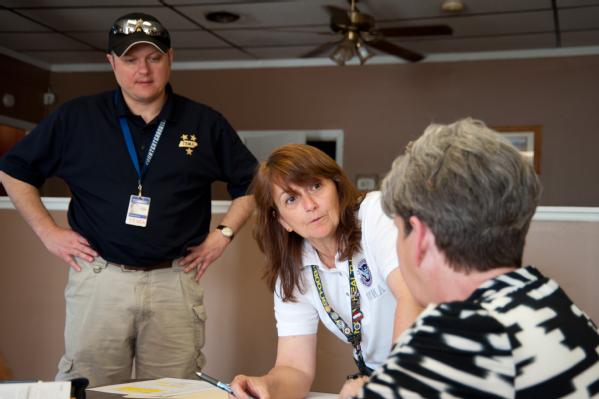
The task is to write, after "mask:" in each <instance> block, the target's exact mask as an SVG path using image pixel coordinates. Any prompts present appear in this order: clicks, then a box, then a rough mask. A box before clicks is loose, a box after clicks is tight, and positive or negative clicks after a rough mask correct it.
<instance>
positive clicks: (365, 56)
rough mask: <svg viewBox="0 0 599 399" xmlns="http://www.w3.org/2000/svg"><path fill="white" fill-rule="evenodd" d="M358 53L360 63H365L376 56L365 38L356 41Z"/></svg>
mask: <svg viewBox="0 0 599 399" xmlns="http://www.w3.org/2000/svg"><path fill="white" fill-rule="evenodd" d="M356 54H357V55H358V58H359V59H360V65H364V64H365V63H366V61H368V60H369V59H371V58H372V57H374V53H373V52H372V51H370V49H369V48H368V46H366V43H364V40H362V39H360V38H358V40H357V41H356Z"/></svg>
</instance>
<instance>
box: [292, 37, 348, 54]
mask: <svg viewBox="0 0 599 399" xmlns="http://www.w3.org/2000/svg"><path fill="white" fill-rule="evenodd" d="M339 42H340V40H333V41H330V42H326V43H324V44H321V45H320V46H318V47H316V48H315V49H314V50H310V51H308V52H307V53H306V54H303V55H301V56H300V58H310V57H315V56H317V55H319V54H322V53H324V52H325V51H327V50H329V49H331V48H333V47H335V45H337V44H338V43H339Z"/></svg>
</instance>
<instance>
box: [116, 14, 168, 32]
mask: <svg viewBox="0 0 599 399" xmlns="http://www.w3.org/2000/svg"><path fill="white" fill-rule="evenodd" d="M137 32H143V33H145V34H146V35H148V36H168V31H167V30H166V29H165V28H164V26H162V25H161V24H160V23H159V22H157V21H146V20H143V19H141V18H139V19H127V18H125V19H119V20H118V21H116V22H115V23H114V25H112V32H111V33H112V34H113V35H118V34H121V35H131V34H133V33H137Z"/></svg>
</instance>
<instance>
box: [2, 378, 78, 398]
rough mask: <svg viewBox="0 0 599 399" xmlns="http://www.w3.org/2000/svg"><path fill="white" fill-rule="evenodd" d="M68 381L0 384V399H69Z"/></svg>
mask: <svg viewBox="0 0 599 399" xmlns="http://www.w3.org/2000/svg"><path fill="white" fill-rule="evenodd" d="M70 394H71V382H70V381H52V382H16V383H3V384H0V399H69V397H70Z"/></svg>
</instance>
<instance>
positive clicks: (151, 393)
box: [89, 378, 227, 399]
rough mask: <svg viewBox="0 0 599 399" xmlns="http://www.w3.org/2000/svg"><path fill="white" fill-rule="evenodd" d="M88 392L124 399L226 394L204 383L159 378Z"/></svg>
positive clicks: (204, 398) (206, 398)
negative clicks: (108, 394)
mask: <svg viewBox="0 0 599 399" xmlns="http://www.w3.org/2000/svg"><path fill="white" fill-rule="evenodd" d="M89 390H90V391H99V392H106V393H116V394H120V395H125V396H124V397H125V398H140V399H141V398H172V399H226V398H227V393H226V392H223V391H221V390H220V389H218V388H215V387H213V386H212V385H210V384H208V383H207V382H204V381H196V380H182V379H179V378H160V379H157V380H149V381H137V382H130V383H127V384H118V385H107V386H104V387H97V388H91V389H89Z"/></svg>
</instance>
